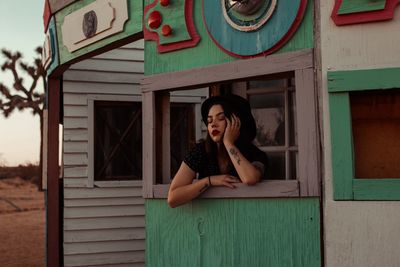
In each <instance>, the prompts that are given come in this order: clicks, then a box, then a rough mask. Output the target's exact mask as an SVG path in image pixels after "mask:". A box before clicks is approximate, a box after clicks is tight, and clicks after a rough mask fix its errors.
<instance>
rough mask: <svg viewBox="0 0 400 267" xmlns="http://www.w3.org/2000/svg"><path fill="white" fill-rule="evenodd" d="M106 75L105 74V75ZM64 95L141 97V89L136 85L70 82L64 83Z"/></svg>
mask: <svg viewBox="0 0 400 267" xmlns="http://www.w3.org/2000/svg"><path fill="white" fill-rule="evenodd" d="M103 75H104V74H103ZM63 86H64V87H63V91H64V93H66V92H67V93H78V94H84V93H88V94H110V92H112V94H113V95H120V94H125V95H134V94H137V95H140V94H141V91H140V87H139V85H135V84H121V83H120V84H112V83H95V82H85V83H79V82H68V81H64V83H63Z"/></svg>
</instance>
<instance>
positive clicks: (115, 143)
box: [94, 101, 142, 181]
mask: <svg viewBox="0 0 400 267" xmlns="http://www.w3.org/2000/svg"><path fill="white" fill-rule="evenodd" d="M94 179H95V180H96V181H106V180H141V179H142V106H141V103H139V102H113V101H95V102H94Z"/></svg>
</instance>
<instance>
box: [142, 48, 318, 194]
mask: <svg viewBox="0 0 400 267" xmlns="http://www.w3.org/2000/svg"><path fill="white" fill-rule="evenodd" d="M312 58H313V57H312V50H304V51H298V52H293V53H288V54H284V55H273V56H269V57H267V58H255V59H249V60H241V61H236V62H232V63H226V64H222V65H216V66H210V67H208V68H204V69H197V70H191V71H182V72H176V73H168V74H159V75H153V76H149V77H146V78H145V79H144V81H143V84H142V91H143V116H144V128H143V133H144V136H143V137H144V145H143V152H144V165H143V173H144V197H146V198H166V197H167V192H168V188H169V183H170V182H171V178H172V177H173V175H174V172H173V171H172V170H171V162H172V161H176V160H177V159H176V158H174V159H171V153H170V151H173V150H174V149H176V148H175V147H176V146H177V144H178V146H179V144H180V142H182V143H183V144H189V145H190V144H191V143H193V139H191V138H190V137H189V135H188V136H186V137H183V136H182V137H180V139H179V142H178V143H177V142H176V141H177V140H178V139H177V138H175V137H174V141H171V140H173V139H171V135H172V131H173V130H172V128H173V127H172V126H171V125H172V120H173V118H174V117H173V116H171V113H172V112H173V109H172V105H171V103H172V101H171V99H172V98H173V95H174V94H179V93H180V94H183V93H186V94H189V91H188V90H193V89H196V90H199V88H206V90H207V93H206V94H205V95H223V94H229V93H234V94H238V95H241V96H242V97H245V98H247V99H248V100H249V103H250V106H251V108H252V112H253V115H254V117H255V120H256V123H257V137H256V139H255V141H254V142H255V144H256V145H257V146H258V147H259V148H260V149H261V150H263V151H265V152H266V153H267V155H268V158H269V162H270V163H269V165H270V166H268V169H267V174H268V175H267V176H268V179H267V180H263V181H262V182H260V183H258V184H257V185H256V186H251V187H249V186H247V185H244V184H238V186H237V188H236V189H235V190H229V189H227V188H222V187H213V188H211V189H210V190H207V191H206V192H205V193H204V194H203V195H202V196H201V197H206V198H207V197H211V198H213V197H215V198H221V197H222V198H223V197H300V196H319V194H320V185H319V150H318V149H319V145H318V144H319V137H318V131H317V108H316V106H317V101H316V96H315V94H316V92H315V87H314V69H313V60H312ZM201 100H202V101H204V100H205V97H203V98H202V99H201ZM199 104H200V105H201V103H199ZM200 105H199V106H198V110H197V112H198V114H196V112H195V114H194V116H192V117H193V118H194V125H193V123H192V124H191V122H190V121H187V122H186V124H184V125H185V126H184V128H185V129H188V130H189V131H194V132H202V130H203V132H204V134H205V129H204V128H205V126H203V129H202V128H201V127H202V126H201V125H202V123H201V116H200V114H199V113H200ZM199 124H200V125H199ZM195 125H197V127H195V128H194V129H193V126H195ZM190 129H192V130H190ZM192 136H193V135H192ZM202 137H204V136H202ZM196 140H198V138H196ZM181 151H183V150H181ZM186 151H187V150H186ZM186 151H185V152H184V153H183V154H181V155H180V157H181V158H180V160H179V164H180V163H181V161H182V159H183V156H184V155H185V153H186Z"/></svg>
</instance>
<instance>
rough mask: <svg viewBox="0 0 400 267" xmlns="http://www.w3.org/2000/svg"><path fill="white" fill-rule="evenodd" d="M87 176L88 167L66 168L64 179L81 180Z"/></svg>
mask: <svg viewBox="0 0 400 267" xmlns="http://www.w3.org/2000/svg"><path fill="white" fill-rule="evenodd" d="M87 176H88V167H87V166H64V178H81V177H87Z"/></svg>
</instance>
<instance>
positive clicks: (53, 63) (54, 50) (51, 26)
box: [46, 16, 60, 76]
mask: <svg viewBox="0 0 400 267" xmlns="http://www.w3.org/2000/svg"><path fill="white" fill-rule="evenodd" d="M48 29H49V33H50V40H51V41H50V42H51V52H52V57H51V60H52V61H51V63H50V66H49V67H48V69H47V70H46V72H47V76H50V74H51V73H52V72H53V71H54V69H55V68H56V67H57V66H58V65H59V63H60V59H59V53H58V46H57V29H56V23H55V20H54V16H53V17H51V20H50V22H49V26H48Z"/></svg>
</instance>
